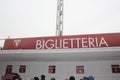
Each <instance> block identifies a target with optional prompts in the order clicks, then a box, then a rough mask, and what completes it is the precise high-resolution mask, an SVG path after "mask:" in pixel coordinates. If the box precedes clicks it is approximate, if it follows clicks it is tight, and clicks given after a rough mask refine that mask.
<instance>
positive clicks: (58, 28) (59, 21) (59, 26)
mask: <svg viewBox="0 0 120 80" xmlns="http://www.w3.org/2000/svg"><path fill="white" fill-rule="evenodd" d="M62 35H63V0H58V2H57V18H56V36H62Z"/></svg>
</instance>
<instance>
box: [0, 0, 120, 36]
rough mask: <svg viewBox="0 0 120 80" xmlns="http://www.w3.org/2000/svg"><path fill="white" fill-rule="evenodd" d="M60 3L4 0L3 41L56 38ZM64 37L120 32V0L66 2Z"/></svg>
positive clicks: (0, 12)
mask: <svg viewBox="0 0 120 80" xmlns="http://www.w3.org/2000/svg"><path fill="white" fill-rule="evenodd" d="M56 10H57V0H0V38H7V37H8V36H10V37H11V38H18V37H40V36H55V32H56ZM63 29H64V30H63V35H76V34H77V35H78V34H93V33H113V32H120V0H64V28H63Z"/></svg>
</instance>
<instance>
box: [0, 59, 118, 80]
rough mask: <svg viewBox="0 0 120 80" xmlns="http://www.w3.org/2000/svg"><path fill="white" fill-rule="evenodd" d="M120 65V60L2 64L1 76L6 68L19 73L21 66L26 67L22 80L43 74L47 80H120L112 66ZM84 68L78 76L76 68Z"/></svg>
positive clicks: (0, 68)
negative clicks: (88, 78)
mask: <svg viewBox="0 0 120 80" xmlns="http://www.w3.org/2000/svg"><path fill="white" fill-rule="evenodd" d="M112 64H118V65H120V60H114V61H78V62H0V76H2V75H4V74H5V70H6V66H7V65H13V70H12V72H16V73H19V67H20V65H26V73H19V74H20V76H21V77H22V80H30V79H31V78H33V77H34V76H37V77H39V78H40V76H41V75H42V74H44V75H45V76H46V80H50V78H52V77H55V78H56V80H65V79H69V77H70V76H74V77H75V78H76V80H80V79H81V78H83V77H84V76H90V75H92V76H94V77H95V80H119V78H120V73H114V74H113V73H112V70H111V65H112ZM50 65H55V66H56V73H55V74H49V73H48V67H49V66H50ZM79 65H83V66H84V71H85V72H84V74H76V66H79Z"/></svg>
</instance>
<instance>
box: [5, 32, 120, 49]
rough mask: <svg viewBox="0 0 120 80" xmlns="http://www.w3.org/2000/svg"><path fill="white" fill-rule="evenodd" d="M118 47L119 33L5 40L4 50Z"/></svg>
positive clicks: (119, 41) (119, 44)
mask: <svg viewBox="0 0 120 80" xmlns="http://www.w3.org/2000/svg"><path fill="white" fill-rule="evenodd" d="M118 46H120V33H109V34H89V35H72V36H58V37H35V38H16V39H6V40H5V44H4V49H5V50H9V49H68V48H99V47H118Z"/></svg>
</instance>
